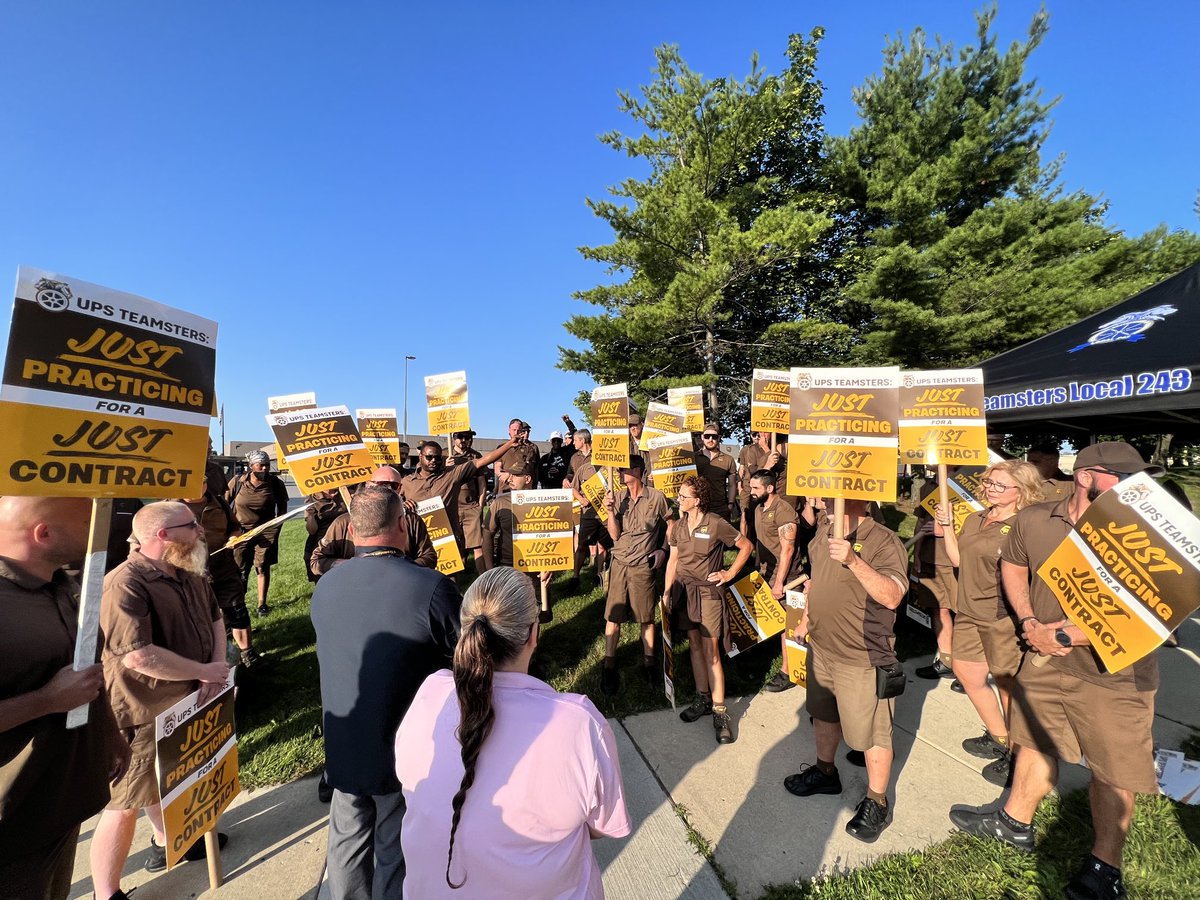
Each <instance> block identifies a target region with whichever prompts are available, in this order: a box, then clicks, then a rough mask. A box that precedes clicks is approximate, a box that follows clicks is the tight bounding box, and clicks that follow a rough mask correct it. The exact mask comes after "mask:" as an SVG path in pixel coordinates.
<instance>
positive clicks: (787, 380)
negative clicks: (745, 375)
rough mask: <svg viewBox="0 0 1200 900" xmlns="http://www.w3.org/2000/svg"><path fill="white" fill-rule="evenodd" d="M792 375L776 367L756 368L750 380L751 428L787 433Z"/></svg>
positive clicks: (753, 429)
mask: <svg viewBox="0 0 1200 900" xmlns="http://www.w3.org/2000/svg"><path fill="white" fill-rule="evenodd" d="M791 386H792V375H791V373H790V372H784V371H781V370H776V369H755V370H754V377H753V378H752V379H751V381H750V430H751V431H767V432H773V433H776V434H786V433H787V431H788V406H789V404H790V403H791V400H790V395H791Z"/></svg>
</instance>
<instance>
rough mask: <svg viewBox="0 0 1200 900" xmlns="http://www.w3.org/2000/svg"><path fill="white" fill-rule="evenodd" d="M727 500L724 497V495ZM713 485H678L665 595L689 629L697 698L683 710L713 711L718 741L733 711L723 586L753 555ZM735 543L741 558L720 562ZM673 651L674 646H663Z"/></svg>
mask: <svg viewBox="0 0 1200 900" xmlns="http://www.w3.org/2000/svg"><path fill="white" fill-rule="evenodd" d="M722 500H723V498H722ZM712 502H713V495H712V488H711V487H710V486H709V483H708V481H707V480H706V479H704V478H701V477H700V476H699V475H692V476H689V477H688V478H686V479H684V482H683V484H682V485H680V488H679V512H680V517H679V520H678V521H676V522H675V523H673V525H672V526H671V529H670V537H669V538H668V543H669V544H670V546H671V556H670V559H668V560H667V578H666V588H665V590H664V591H663V601H664V603H665V604H666V606H667V608H668V610H669V611H670V615H671V617H672V623H671V625H672V628H671V630H672V631H673V632H675V633H678V631H677V630H676V629H678V630H679V631H686V632H687V636H688V645H689V653H690V656H691V661H692V677H693V678H694V679H695V681H696V699H695V700H694V701H692V705H691V706H689V707H688V708H687V709H685V710H684V711H683V712H681V713H680V714H679V718H681V719H683V721H685V722H695V721H696V720H697V719H700V718H702V717H704V716H706V715H708V714H709V713H712V718H713V730H714V731H715V732H716V738H717V743H718V744H732V743H733V741H734V736H733V731H732V730H731V729H730V727H729V726H730V722H729V711H728V710H727V709H726V708H725V669H724V668H723V667H722V665H721V651H722V650H728V649H729V620H728V611H727V610H726V607H725V590H724V587H725V585H726V584H728V583H729V582H731V581H733V580H734V579H735V578H736V577H737V575H738V572H740V571H741V568H742V566H744V565H745V564H746V561H747V560H748V559H749V558H750V551H751V550H752V549H753V547H752V546H751V545H750V541H748V540H747V539H746V538H745V536H744V535H741V534H739V533H738V532H737V530H736V529H735V528H734V527H733V526H732V525H730V524H729V523H728V522H727V521H725V519H724V518H722V517H721V516H719V515H717V514H716V513H715V512H713V511H712V510H711V509H710V504H711V503H712ZM732 547H736V548H737V558H736V559H735V560H734V562H733V565H732V566H730V567H729V568H728V569H723V568H722V567H721V564H722V561H723V559H724V556H725V551H726V549H729V548H732ZM663 652H664V653H670V652H671V651H670V648H663Z"/></svg>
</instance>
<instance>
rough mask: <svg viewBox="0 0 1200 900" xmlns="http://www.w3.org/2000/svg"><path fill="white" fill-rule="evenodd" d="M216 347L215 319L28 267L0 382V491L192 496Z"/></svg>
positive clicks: (20, 278)
mask: <svg viewBox="0 0 1200 900" xmlns="http://www.w3.org/2000/svg"><path fill="white" fill-rule="evenodd" d="M216 345H217V325H216V323H215V322H212V321H210V320H208V319H203V318H200V317H199V316H195V315H192V314H191V313H187V312H184V311H182V310H178V309H172V308H170V307H168V306H163V305H161V304H159V303H155V302H154V301H153V300H147V299H145V298H143V297H136V296H134V295H133V294H125V293H121V292H120V291H114V290H111V289H110V288H106V287H101V286H100V285H97V284H90V283H88V282H86V281H80V280H78V279H75V278H71V277H68V276H66V275H56V274H52V273H50V272H43V271H40V270H38V269H30V268H27V267H25V266H22V267H21V268H20V269H19V270H18V271H17V287H16V295H15V299H14V302H13V314H12V329H11V331H10V332H9V336H8V353H7V355H6V357H5V360H4V376H3V384H2V385H0V429H2V431H3V434H4V441H3V449H2V450H0V495H2V494H10V495H18V496H21V495H33V496H48V497H161V498H180V499H182V498H184V497H190V496H194V495H195V494H196V493H197V489H198V488H199V487H200V486H201V485H202V484H203V481H204V462H205V458H206V456H207V452H208V426H209V420H210V418H211V414H212V410H213V406H214V403H215V393H214V390H213V379H214V376H215V372H216V352H217V351H216Z"/></svg>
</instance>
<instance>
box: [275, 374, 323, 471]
mask: <svg viewBox="0 0 1200 900" xmlns="http://www.w3.org/2000/svg"><path fill="white" fill-rule="evenodd" d="M316 408H317V394H316V392H315V391H305V392H303V393H300V394H280V395H279V396H278V397H268V398H267V412H269V413H279V412H293V411H294V410H297V409H316ZM275 465H276V466H277V467H278V468H279V471H280V472H287V471H289V469H288V464H287V460H286V459H285V458H284V456H283V450H282V448H281V447H280V446H279V441H276V442H275Z"/></svg>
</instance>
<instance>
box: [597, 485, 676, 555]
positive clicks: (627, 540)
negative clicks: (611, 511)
mask: <svg viewBox="0 0 1200 900" xmlns="http://www.w3.org/2000/svg"><path fill="white" fill-rule="evenodd" d="M615 514H616V517H617V522H618V523H620V526H621V537H620V538H619V539H618V540H617V541H616V543H614V544H613V548H612V555H613V559H614V560H615V561H616V562H618V563H620V564H622V565H624V566H639V567H644V566H645V565H646V560H647V559H648V558H649V556H650V554H651V553H653V552H654V551H655V550H657V549H658V548H659V547H660V546H662V536H663V531H664V529H665V527H666V523H667V517H668V516H669V515H670V514H671V507H670V504H668V503H667V498H666V497H665V496H664V495H663V493H662V491H658V490H655V489H654V488H652V487H648V488H643V489H642V495H641V496H640V497H638V499H637V500H634V499H633V498H632V497H631V496H630V495H629V491H622V492H621V493H620V494H618V495H617V506H616V511H615Z"/></svg>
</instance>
